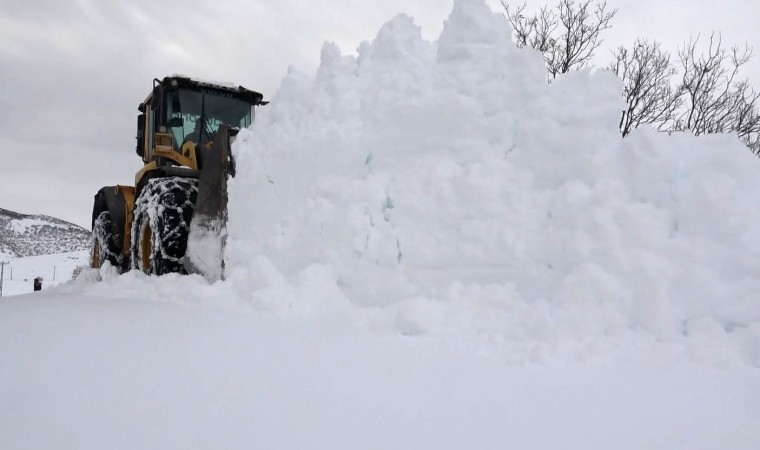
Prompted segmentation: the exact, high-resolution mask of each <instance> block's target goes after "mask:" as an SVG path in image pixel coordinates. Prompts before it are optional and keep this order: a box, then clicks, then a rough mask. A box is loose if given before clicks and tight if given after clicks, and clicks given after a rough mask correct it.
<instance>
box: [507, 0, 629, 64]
mask: <svg viewBox="0 0 760 450" xmlns="http://www.w3.org/2000/svg"><path fill="white" fill-rule="evenodd" d="M500 1H501V4H502V6H503V7H504V9H505V10H506V14H507V19H509V22H510V23H511V24H512V28H513V30H514V33H515V40H516V42H517V46H518V47H524V46H526V45H527V46H530V47H532V48H534V49H536V50H538V51H540V52H541V53H542V54H543V56H544V61H545V62H546V69H547V71H548V72H549V74H550V75H551V78H556V77H557V75H558V74H561V73H566V72H569V71H570V70H573V69H580V68H583V67H585V66H586V65H587V64H588V63H589V62H590V61H591V58H592V57H593V56H594V52H595V51H596V49H597V48H599V46H600V45H601V43H602V39H601V38H600V34H601V32H602V31H604V30H606V29H608V28H610V26H611V25H610V21H611V20H612V18H613V17H615V14H616V13H617V10H616V9H613V10H611V11H609V10H607V2H606V1H603V2H602V3H600V4H595V5H594V6H593V7H592V6H591V0H582V1H580V2H577V3H576V1H575V0H560V1H559V3H557V5H556V8H555V10H556V12H555V10H552V9H549V7H547V6H543V7H541V9H540V10H539V12H538V13H537V14H535V15H533V16H526V15H525V7H526V5H525V4H523V5H522V6H519V7H517V8H516V9H514V10H512V11H510V7H509V4H508V3H507V0H500Z"/></svg>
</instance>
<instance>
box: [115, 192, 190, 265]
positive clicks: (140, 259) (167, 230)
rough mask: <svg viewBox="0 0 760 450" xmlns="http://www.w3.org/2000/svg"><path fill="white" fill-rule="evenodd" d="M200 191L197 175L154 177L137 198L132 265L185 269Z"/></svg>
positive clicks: (131, 253)
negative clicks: (194, 177)
mask: <svg viewBox="0 0 760 450" xmlns="http://www.w3.org/2000/svg"><path fill="white" fill-rule="evenodd" d="M197 195H198V180H196V179H193V178H154V179H151V180H150V181H148V184H147V185H146V186H145V187H144V188H143V189H142V191H141V192H140V195H139V197H138V199H137V201H136V202H135V208H134V221H133V224H132V246H131V250H130V255H131V261H132V263H131V264H132V268H133V269H138V270H141V271H143V272H144V273H146V274H149V275H164V274H167V273H185V269H184V267H183V264H182V258H183V257H184V256H185V251H186V250H187V236H188V233H189V232H190V220H191V219H192V217H193V209H194V207H195V201H196V198H197Z"/></svg>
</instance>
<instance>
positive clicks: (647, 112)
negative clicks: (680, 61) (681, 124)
mask: <svg viewBox="0 0 760 450" xmlns="http://www.w3.org/2000/svg"><path fill="white" fill-rule="evenodd" d="M612 55H613V57H614V61H613V62H612V63H611V64H610V65H609V66H608V69H609V70H611V71H612V72H614V73H615V75H617V76H618V78H620V79H621V80H622V81H623V98H624V99H625V101H626V105H627V106H626V109H624V110H623V113H622V115H621V117H620V132H621V133H622V134H623V136H627V135H628V133H630V132H631V130H633V129H634V128H637V127H638V126H639V125H641V124H643V123H649V124H653V125H655V126H656V128H657V129H658V130H664V129H666V128H668V127H671V128H672V126H673V120H674V117H675V115H676V111H677V110H678V108H679V107H680V106H681V104H682V103H683V100H682V98H681V96H680V90H679V89H675V88H674V87H673V85H672V81H671V80H672V78H673V77H674V76H675V74H676V68H675V67H674V66H673V65H672V64H671V63H670V55H669V54H668V53H667V52H664V51H662V50H661V48H660V43H659V42H649V41H647V40H646V39H636V42H635V43H634V45H633V49H632V50H631V49H627V48H625V47H619V48H618V49H617V50H615V51H613V52H612Z"/></svg>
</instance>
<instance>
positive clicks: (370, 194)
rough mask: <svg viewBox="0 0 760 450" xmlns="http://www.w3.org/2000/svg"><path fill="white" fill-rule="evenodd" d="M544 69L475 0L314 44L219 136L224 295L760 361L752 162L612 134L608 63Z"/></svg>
mask: <svg viewBox="0 0 760 450" xmlns="http://www.w3.org/2000/svg"><path fill="white" fill-rule="evenodd" d="M544 80H545V72H544V68H543V63H542V59H541V57H540V55H538V54H537V53H536V52H533V51H532V50H529V49H524V50H518V49H516V48H515V47H514V46H513V44H512V43H511V42H510V33H509V27H508V24H507V23H506V21H505V19H504V18H503V16H502V15H501V14H496V13H494V12H492V11H491V10H490V9H489V8H488V7H487V6H486V5H485V4H484V2H483V1H482V0H458V1H456V2H455V5H454V9H453V12H452V14H451V16H450V18H449V19H448V21H447V22H446V23H445V26H444V29H443V31H442V34H441V36H440V39H439V40H438V41H437V42H434V43H431V42H427V41H425V40H423V39H422V37H421V34H420V30H419V29H418V28H417V27H416V26H415V25H414V23H413V21H412V19H411V18H409V17H407V16H403V15H401V16H398V17H396V18H394V19H393V20H391V21H389V22H388V23H387V24H386V25H385V26H384V27H383V28H382V29H381V30H380V32H379V33H378V35H377V37H376V38H375V40H374V41H373V42H371V43H362V44H361V45H360V46H359V48H358V56H357V57H353V56H344V55H342V54H341V53H340V51H339V50H338V48H337V47H336V46H334V45H331V44H326V45H325V46H324V48H323V51H322V62H321V65H320V67H319V69H318V71H317V73H316V75H315V76H308V75H305V74H303V73H300V72H298V71H295V70H291V72H290V73H289V74H288V76H287V77H286V78H285V79H284V80H283V82H282V85H281V88H280V90H279V91H278V92H277V94H276V95H275V97H274V98H273V101H272V103H271V104H270V105H269V106H267V107H265V108H263V109H262V110H260V112H259V115H258V117H257V121H256V123H255V124H254V126H253V128H252V130H253V132H252V133H250V132H246V131H243V132H241V134H240V135H239V137H238V140H237V142H236V144H235V145H234V147H233V151H234V152H235V157H236V161H237V167H238V174H239V175H238V176H237V177H236V178H235V179H234V180H231V182H230V207H229V211H230V223H229V233H230V234H229V239H228V246H227V255H226V260H227V272H228V278H229V280H230V281H231V282H232V285H233V286H234V288H235V290H236V292H237V293H238V294H239V295H241V296H242V297H243V299H244V300H245V301H248V302H251V303H252V304H254V305H258V306H261V307H267V308H272V309H282V310H291V311H293V310H294V311H310V310H321V311H329V310H332V309H335V308H337V309H352V308H358V309H360V310H361V311H363V312H362V317H364V318H365V319H366V321H367V323H368V324H369V326H372V327H377V328H379V329H381V330H389V331H392V332H401V333H406V334H421V335H431V336H439V337H447V336H451V337H456V338H457V339H459V340H460V341H461V340H462V339H464V340H467V338H472V342H474V343H475V344H474V345H478V346H481V345H483V346H487V347H489V348H493V349H496V350H498V351H499V353H498V354H499V355H501V356H503V357H505V358H508V359H510V360H515V361H528V362H549V363H552V362H565V361H585V360H588V359H592V360H593V359H601V360H609V359H618V360H630V359H631V358H633V359H634V360H637V361H647V360H651V361H655V362H662V361H671V360H674V359H682V358H683V359H685V360H687V361H697V362H705V363H708V364H717V365H726V364H727V365H745V364H749V365H754V366H757V365H760V308H758V307H757V303H756V300H757V298H758V297H759V296H760V294H758V292H760V201H758V199H757V195H758V194H757V193H758V192H760V179H759V178H758V177H757V173H759V172H760V162H758V161H757V160H756V158H754V157H753V156H752V155H751V153H750V152H749V151H747V150H746V149H745V148H743V147H742V145H741V144H740V143H739V141H738V140H737V139H735V138H734V137H732V136H710V137H702V138H698V139H697V138H694V137H690V136H685V135H678V136H676V135H674V136H665V135H660V134H656V133H654V132H652V131H651V130H647V129H641V130H638V131H637V132H635V133H633V134H632V135H631V136H630V137H629V138H627V139H625V140H621V138H620V135H619V133H618V131H617V121H618V118H619V112H620V110H621V108H622V105H621V97H620V92H621V85H620V83H619V81H618V80H617V79H616V78H615V77H614V76H613V75H611V74H608V73H594V74H592V73H590V72H586V71H582V72H576V73H571V74H567V75H565V76H563V77H560V78H559V79H557V80H556V81H555V82H553V83H552V84H551V85H547V84H546V83H545V81H544Z"/></svg>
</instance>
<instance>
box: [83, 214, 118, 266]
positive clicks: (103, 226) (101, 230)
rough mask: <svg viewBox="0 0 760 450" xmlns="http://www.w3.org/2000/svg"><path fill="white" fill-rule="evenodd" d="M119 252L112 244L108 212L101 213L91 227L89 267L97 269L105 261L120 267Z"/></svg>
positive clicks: (111, 228) (112, 236)
mask: <svg viewBox="0 0 760 450" xmlns="http://www.w3.org/2000/svg"><path fill="white" fill-rule="evenodd" d="M121 260H122V255H121V250H120V249H119V248H118V247H117V246H116V244H115V243H114V233H113V224H112V222H111V213H110V212H109V211H103V212H101V213H100V214H99V215H98V217H97V218H96V219H95V222H94V223H93V225H92V237H91V238H90V267H92V268H95V269H98V268H100V267H101V266H102V265H103V264H104V263H105V262H106V261H108V262H109V263H111V265H112V266H114V267H117V268H118V267H121Z"/></svg>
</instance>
